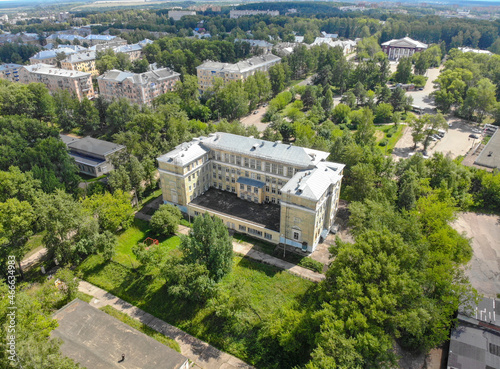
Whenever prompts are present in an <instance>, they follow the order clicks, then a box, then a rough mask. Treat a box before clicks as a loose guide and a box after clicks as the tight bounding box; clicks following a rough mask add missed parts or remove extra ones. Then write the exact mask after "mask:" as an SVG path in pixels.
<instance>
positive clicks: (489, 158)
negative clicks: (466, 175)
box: [474, 129, 500, 168]
mask: <svg viewBox="0 0 500 369" xmlns="http://www.w3.org/2000/svg"><path fill="white" fill-rule="evenodd" d="M474 164H477V165H481V166H483V167H488V168H500V129H497V131H496V132H495V133H494V134H493V136H492V137H491V138H490V140H489V141H488V143H487V144H486V146H485V147H484V149H483V151H481V153H480V154H479V156H478V157H477V159H476V161H475V162H474Z"/></svg>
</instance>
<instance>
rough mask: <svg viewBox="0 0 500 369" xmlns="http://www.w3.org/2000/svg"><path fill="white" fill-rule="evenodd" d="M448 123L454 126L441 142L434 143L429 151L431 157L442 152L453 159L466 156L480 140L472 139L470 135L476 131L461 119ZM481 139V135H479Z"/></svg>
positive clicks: (450, 120)
mask: <svg viewBox="0 0 500 369" xmlns="http://www.w3.org/2000/svg"><path fill="white" fill-rule="evenodd" d="M448 123H451V124H452V126H451V127H450V128H449V129H448V132H447V133H446V134H445V135H444V137H443V138H442V139H441V140H437V141H433V142H432V143H431V145H430V146H429V149H428V150H427V151H428V153H429V155H432V154H433V153H435V152H442V153H443V154H445V155H449V156H450V157H451V158H452V159H455V158H456V157H458V156H461V155H462V156H465V154H467V152H468V151H469V150H470V149H471V148H472V147H473V146H475V145H476V144H477V143H478V142H479V140H480V139H481V138H479V139H473V138H470V137H469V135H470V134H472V133H473V132H474V131H473V130H474V127H473V125H472V124H470V123H467V122H466V121H463V120H460V119H449V120H448ZM477 135H478V136H479V137H481V134H480V133H477Z"/></svg>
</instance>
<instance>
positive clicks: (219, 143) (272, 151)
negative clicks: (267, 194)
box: [158, 132, 329, 168]
mask: <svg viewBox="0 0 500 369" xmlns="http://www.w3.org/2000/svg"><path fill="white" fill-rule="evenodd" d="M210 149H212V150H224V151H228V152H233V153H235V154H238V155H249V156H253V157H255V158H257V159H263V160H269V161H273V162H277V163H282V164H284V165H293V166H296V167H300V168H313V167H314V165H316V164H317V163H319V162H320V161H322V160H325V159H326V158H327V157H328V155H329V153H327V152H324V151H319V150H312V149H307V148H304V147H299V146H293V145H287V144H282V143H281V142H280V141H276V142H270V141H264V140H262V139H257V138H252V137H244V136H238V135H234V134H231V133H223V132H217V133H212V134H210V135H209V137H198V138H195V139H193V140H192V141H191V142H186V143H183V144H181V145H179V146H177V147H176V148H175V149H174V150H172V151H170V152H169V153H167V154H165V155H162V156H160V157H159V158H158V161H164V162H172V161H174V163H175V164H176V165H185V164H187V163H190V162H191V161H193V160H195V159H196V158H199V157H201V156H203V155H204V154H205V153H207V152H209V151H210Z"/></svg>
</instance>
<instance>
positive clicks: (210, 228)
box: [181, 213, 233, 281]
mask: <svg viewBox="0 0 500 369" xmlns="http://www.w3.org/2000/svg"><path fill="white" fill-rule="evenodd" d="M181 250H182V252H183V254H184V257H185V259H186V261H188V262H189V263H197V264H202V265H205V266H206V268H207V269H208V271H209V273H210V277H211V278H212V279H214V280H215V281H218V280H220V279H221V278H222V277H223V276H224V275H225V274H227V273H229V272H230V271H231V267H232V263H233V244H232V240H231V237H230V236H229V233H228V231H227V228H226V227H225V226H224V223H223V222H222V220H221V219H220V218H217V217H211V216H210V215H209V214H207V213H205V214H204V215H202V216H198V217H196V218H195V220H194V223H193V229H192V230H191V231H190V232H189V237H185V238H183V239H182V242H181Z"/></svg>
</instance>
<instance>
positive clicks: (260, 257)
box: [177, 225, 325, 283]
mask: <svg viewBox="0 0 500 369" xmlns="http://www.w3.org/2000/svg"><path fill="white" fill-rule="evenodd" d="M189 230H190V228H188V227H186V226H183V225H179V229H178V231H177V233H180V234H184V235H187V234H188V233H189ZM233 251H234V252H235V253H237V254H241V255H243V256H246V257H248V258H250V259H254V260H256V261H259V262H261V263H264V264H269V265H273V266H275V267H278V268H280V269H285V270H287V271H288V272H290V273H291V274H293V275H296V276H297V277H300V278H304V279H308V280H310V281H313V282H316V283H318V282H321V281H322V280H323V279H325V276H324V274H320V273H316V272H313V271H312V270H310V269H307V268H303V267H301V266H298V265H295V264H292V263H289V262H288V261H284V260H281V259H278V258H276V257H274V256H271V255H269V254H266V253H264V252H262V251H257V250H254V248H253V245H252V244H250V243H247V242H242V243H238V242H236V241H233Z"/></svg>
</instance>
